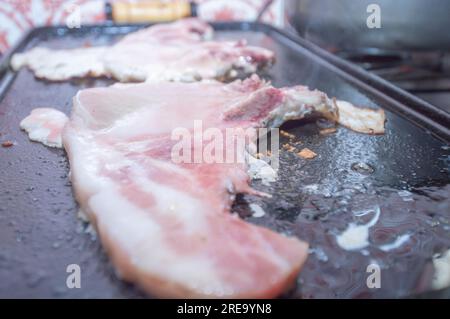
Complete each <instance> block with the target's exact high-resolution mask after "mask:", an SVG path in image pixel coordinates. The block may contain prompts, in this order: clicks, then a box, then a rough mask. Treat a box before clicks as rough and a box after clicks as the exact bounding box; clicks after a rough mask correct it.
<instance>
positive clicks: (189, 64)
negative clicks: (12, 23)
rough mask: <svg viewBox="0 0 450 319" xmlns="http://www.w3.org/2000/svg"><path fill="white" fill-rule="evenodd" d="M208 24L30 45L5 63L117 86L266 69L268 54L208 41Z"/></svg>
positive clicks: (57, 77) (47, 75)
mask: <svg viewBox="0 0 450 319" xmlns="http://www.w3.org/2000/svg"><path fill="white" fill-rule="evenodd" d="M212 35H213V29H212V28H211V26H210V25H209V24H207V23H205V22H203V21H201V20H199V19H195V18H190V19H184V20H180V21H177V22H174V23H170V24H158V25H154V26H151V27H148V28H146V29H143V30H140V31H136V32H133V33H131V34H129V35H127V36H125V37H124V38H123V39H121V40H120V41H119V42H117V43H116V44H115V45H113V46H111V47H88V48H78V49H68V50H52V49H47V48H42V47H36V48H33V49H31V50H30V51H27V52H24V53H17V54H15V55H14V56H13V57H12V59H11V66H12V68H13V69H14V70H18V69H20V68H21V67H25V66H26V67H28V68H29V69H30V70H32V71H33V72H34V74H35V76H36V77H38V78H42V79H47V80H52V81H63V80H67V79H70V78H74V77H87V76H91V77H100V76H112V77H114V78H116V79H117V80H120V81H122V82H141V81H146V80H152V81H154V80H173V81H178V80H183V81H196V80H199V79H211V78H220V79H223V78H229V77H233V76H235V75H236V74H237V72H236V71H237V70H239V71H242V72H243V73H246V74H250V73H253V72H255V71H257V70H258V69H259V68H262V67H264V66H267V65H270V64H271V63H272V62H273V60H274V54H273V52H271V51H269V50H266V49H264V48H259V47H252V46H249V45H247V44H246V43H245V41H238V42H225V41H212V40H210V39H211V38H212Z"/></svg>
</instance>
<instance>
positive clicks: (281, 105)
mask: <svg viewBox="0 0 450 319" xmlns="http://www.w3.org/2000/svg"><path fill="white" fill-rule="evenodd" d="M317 112H318V113H320V114H322V115H323V116H325V117H327V118H331V119H333V118H337V114H338V110H337V108H336V106H335V104H334V103H332V101H331V100H330V99H328V98H327V97H326V95H325V94H324V93H321V92H319V91H309V90H307V89H306V88H304V87H297V88H290V89H276V88H274V87H272V86H270V85H268V84H266V83H264V82H262V81H260V80H259V78H257V77H252V78H251V79H247V80H245V81H235V82H233V83H231V84H222V83H219V82H215V81H209V82H196V83H177V82H161V83H143V84H126V85H124V84H121V85H114V86H111V87H108V88H93V89H86V90H82V91H79V93H78V94H77V95H76V96H75V97H74V108H73V111H72V114H71V117H70V121H69V122H68V124H67V125H66V126H65V128H64V130H63V144H64V147H65V149H66V151H67V154H68V157H69V160H70V167H71V179H72V183H73V187H74V192H75V196H76V199H77V201H78V202H79V204H80V206H81V209H82V210H83V212H85V213H86V215H87V216H88V218H89V219H90V221H91V222H92V223H93V224H94V225H95V227H96V229H97V231H98V234H99V237H100V239H101V241H102V243H103V245H104V247H105V249H106V250H107V252H108V254H109V256H110V257H111V259H112V261H113V264H114V265H115V267H116V269H117V271H118V273H119V274H120V276H121V277H122V278H124V279H125V280H128V281H130V282H133V283H135V284H137V285H139V286H140V287H142V288H143V289H144V290H145V291H147V292H148V293H150V294H151V295H153V296H158V297H180V298H210V297H211V298H212V297H227V298H270V297H275V296H278V295H279V294H281V293H282V292H283V291H285V290H286V289H287V288H288V287H290V286H291V285H292V284H293V283H294V282H295V280H296V278H297V274H298V272H299V271H300V269H301V267H302V265H303V264H304V262H305V260H306V258H307V255H308V245H307V244H306V243H305V242H303V241H301V240H299V239H297V238H293V237H287V236H284V235H282V234H277V233H275V232H273V231H271V230H269V229H266V228H263V227H259V226H256V225H253V224H249V223H247V222H245V221H243V220H241V219H240V218H239V217H237V216H236V215H233V214H231V213H230V209H231V204H232V202H233V200H234V196H235V194H236V193H245V192H253V191H252V189H251V188H250V187H249V184H248V183H249V178H248V175H247V171H246V169H247V168H246V164H245V163H238V162H233V163H228V164H220V163H209V164H208V163H205V162H199V163H186V162H177V161H174V160H173V157H172V150H173V147H174V146H175V143H177V141H176V140H174V139H173V138H172V134H173V132H174V130H175V129H177V128H184V129H186V130H187V131H192V130H193V128H194V126H195V124H194V122H195V121H199V120H201V121H202V124H203V129H206V128H215V129H217V130H219V131H221V132H223V131H224V130H226V128H242V129H246V128H252V127H260V126H277V125H280V124H281V123H282V122H283V121H285V120H288V119H294V118H303V117H304V116H307V115H308V114H312V113H317ZM379 120H380V121H381V120H382V121H384V118H383V119H381V118H380V119H379ZM237 151H239V152H244V151H245V150H244V149H243V148H238V149H237Z"/></svg>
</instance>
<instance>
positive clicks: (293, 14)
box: [286, 0, 450, 51]
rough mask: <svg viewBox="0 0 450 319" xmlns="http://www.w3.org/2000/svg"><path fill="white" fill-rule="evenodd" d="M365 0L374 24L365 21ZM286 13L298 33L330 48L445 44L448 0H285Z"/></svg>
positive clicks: (449, 38) (449, 34) (448, 43)
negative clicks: (375, 14)
mask: <svg viewBox="0 0 450 319" xmlns="http://www.w3.org/2000/svg"><path fill="white" fill-rule="evenodd" d="M370 4H377V5H378V6H379V8H380V19H381V20H380V22H381V27H380V28H369V27H368V25H367V19H368V17H369V16H370V15H371V13H373V12H367V10H368V6H369V5H370ZM286 14H287V16H288V19H289V22H290V24H291V25H292V26H293V27H294V28H295V29H296V30H297V31H298V32H299V33H300V35H302V36H304V37H305V38H307V39H310V40H312V41H313V42H316V43H318V44H319V45H322V46H326V47H328V48H332V49H333V48H335V49H336V50H352V51H353V50H364V49H369V48H370V49H373V48H376V49H381V50H389V51H398V50H403V51H404V50H411V51H417V50H419V51H424V50H448V49H450V31H449V30H450V1H448V0H428V1H427V0H395V1H393V0H376V1H373V0H357V1H355V0H339V1H336V0H286ZM372 26H373V25H372Z"/></svg>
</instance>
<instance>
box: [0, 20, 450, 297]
mask: <svg viewBox="0 0 450 319" xmlns="http://www.w3.org/2000/svg"><path fill="white" fill-rule="evenodd" d="M241 29H242V30H228V31H227V30H226V29H224V27H223V26H222V27H221V30H218V31H217V36H218V38H220V39H236V40H237V39H241V38H246V39H247V40H248V41H249V43H251V44H255V45H259V46H263V47H266V48H269V49H272V50H274V51H275V53H276V56H277V63H276V64H275V65H274V67H273V68H272V69H270V70H269V71H268V72H267V73H266V74H263V76H264V77H265V78H267V79H270V80H271V81H272V83H273V85H274V86H277V87H280V86H291V85H297V84H304V85H308V86H309V87H311V88H318V89H320V90H323V91H325V92H327V93H328V94H329V95H330V96H336V97H338V98H340V99H346V100H349V101H351V102H353V103H355V104H358V105H364V106H369V107H376V106H378V105H379V106H381V107H383V108H385V109H386V110H388V111H387V118H388V122H387V125H386V134H385V135H383V136H368V135H362V134H357V133H355V132H352V131H349V130H347V129H344V128H338V130H337V132H336V133H335V134H331V135H327V136H323V135H321V134H319V128H318V125H317V123H316V122H315V121H312V120H311V121H303V122H291V123H287V124H286V125H285V126H284V127H283V129H284V130H286V131H288V132H289V133H291V134H294V135H295V139H293V140H292V141H289V139H287V138H285V137H282V139H281V144H284V143H291V145H293V146H294V147H295V148H296V149H297V150H300V149H302V148H304V147H307V148H309V149H311V150H313V151H314V152H316V153H317V154H318V157H316V158H315V159H313V160H303V159H301V158H300V157H298V156H297V155H296V154H295V152H290V151H284V150H282V151H281V159H280V164H281V168H280V172H279V175H280V177H279V180H278V181H276V182H275V183H273V184H272V185H271V186H265V185H262V184H261V182H259V181H254V182H253V186H254V187H255V188H256V189H258V190H262V191H265V192H268V193H270V194H272V195H273V197H272V198H271V199H267V198H256V197H253V196H247V195H246V196H238V198H237V200H236V203H235V205H234V210H235V212H237V213H239V214H240V215H241V217H243V218H245V219H247V220H248V221H249V222H251V223H255V224H259V225H263V226H266V227H268V228H271V229H273V230H274V231H277V232H281V233H285V234H289V235H294V236H298V237H299V238H301V239H303V240H305V241H307V242H309V243H310V246H311V251H310V255H309V258H308V261H307V263H306V265H305V267H304V269H303V270H302V272H301V274H300V276H299V278H298V284H297V286H296V287H294V288H293V289H292V290H291V291H290V292H288V293H286V295H285V297H288V298H297V297H302V298H318V297H325V298H336V297H339V298H361V297H369V298H379V297H406V296H413V295H416V294H419V293H423V292H426V291H429V290H430V289H431V282H432V277H433V274H434V267H433V262H432V257H433V255H435V254H439V253H442V252H444V251H446V250H447V249H449V248H450V221H449V220H450V199H449V193H450V186H449V185H448V184H449V183H450V181H449V166H450V148H449V147H448V145H447V144H446V143H445V142H442V141H441V140H438V139H437V138H435V137H433V135H432V134H431V132H427V131H425V130H423V129H421V128H419V127H417V126H415V125H413V124H411V123H410V122H408V121H406V120H405V119H403V118H401V117H400V116H398V115H396V114H395V103H392V100H391V99H390V98H389V97H386V96H383V94H382V93H380V92H375V93H374V92H373V91H371V92H369V91H367V90H365V89H364V86H363V85H362V84H361V85H359V84H358V83H359V82H358V81H357V80H355V79H352V78H351V77H350V76H348V75H346V74H343V73H342V72H341V71H339V70H338V69H337V68H335V67H333V65H331V64H329V63H327V62H325V61H324V60H322V59H320V58H318V57H317V56H315V55H314V54H312V53H311V52H309V51H308V50H306V49H304V48H302V47H301V46H300V45H298V44H295V43H293V42H292V41H290V40H289V39H287V38H285V37H283V36H282V35H281V34H278V33H274V32H269V31H267V30H268V29H265V28H261V32H259V31H257V30H256V31H255V30H247V31H244V29H245V25H242V28H241ZM49 30H50V31H49ZM49 30H47V31H45V32H44V31H42V32H41V33H40V34H38V35H36V36H35V37H32V38H31V39H29V41H28V42H27V43H26V48H30V47H33V46H36V45H41V46H47V47H51V48H69V47H79V46H82V45H103V44H107V43H112V42H113V41H115V40H116V39H117V37H120V36H121V35H120V33H121V32H125V31H131V30H133V28H128V29H127V28H114V27H110V28H102V29H97V28H85V29H82V30H81V31H79V32H73V33H71V34H63V35H58V33H59V32H60V31H59V30H58V29H54V30H53V29H49ZM6 76H11V72H8V73H7V74H6V75H5V76H4V77H6ZM110 83H112V81H111V80H107V79H97V80H94V79H79V80H73V81H70V82H63V83H48V82H45V81H39V80H36V79H35V78H34V77H33V75H32V73H31V72H29V71H28V70H21V71H20V72H18V74H17V76H16V77H15V79H14V81H13V82H12V84H11V85H10V86H9V88H8V90H7V91H5V92H4V96H3V98H2V99H1V101H0V141H6V140H11V141H13V142H14V143H15V145H14V146H12V147H9V148H3V147H0V172H1V175H0V297H39V298H46V297H56V298H99V297H100V298H141V297H145V295H144V294H142V293H141V292H139V290H138V289H136V288H134V287H133V286H132V285H129V284H126V283H124V282H122V281H121V280H120V279H118V276H117V275H116V274H115V272H114V268H113V266H112V265H111V264H110V262H109V261H108V258H107V256H106V254H105V252H104V251H103V250H102V248H101V245H100V243H99V241H98V239H97V240H96V239H95V237H94V236H93V235H92V234H90V233H89V232H88V229H89V228H88V225H87V224H85V223H83V222H82V221H81V220H79V219H78V218H77V210H78V206H77V204H76V202H75V201H74V198H73V196H72V191H71V185H70V181H69V178H68V173H69V166H68V162H67V159H66V156H65V153H64V151H63V150H57V149H50V148H46V147H44V146H42V145H41V144H38V143H33V142H30V141H29V140H28V138H27V136H26V134H25V133H24V132H22V131H20V129H19V122H20V120H22V119H23V118H24V117H25V116H27V115H28V114H29V112H30V111H31V110H32V109H34V108H36V107H54V108H57V109H60V110H62V111H64V112H66V113H67V114H68V113H69V112H70V109H71V104H72V97H73V96H74V95H75V93H76V92H77V91H78V90H80V89H83V88H88V87H95V86H106V85H108V84H110ZM391 111H393V112H391ZM355 163H365V164H368V165H369V166H370V167H372V168H373V172H370V171H361V170H355V165H354V164H355ZM248 203H258V204H259V205H260V206H261V207H262V208H263V209H264V210H265V212H266V214H265V216H263V217H261V218H254V217H251V212H250V210H249V208H248ZM376 207H379V208H380V209H381V215H380V219H379V220H378V222H377V223H376V225H375V226H373V227H372V228H371V230H370V245H369V247H367V248H366V249H364V250H362V251H354V252H350V251H345V250H343V249H341V248H340V247H339V246H338V245H337V243H336V235H338V234H340V233H342V231H344V230H345V229H346V227H347V225H348V224H349V223H351V222H353V223H361V224H363V223H365V222H367V221H368V219H370V218H371V216H372V215H370V214H369V215H364V214H363V212H364V211H368V210H373V209H375V208H376ZM405 234H407V235H410V239H409V240H408V241H406V242H405V243H404V244H403V245H401V246H400V247H398V248H397V249H394V250H391V251H389V252H385V251H383V250H382V249H380V247H381V246H382V245H384V244H388V243H392V242H393V241H395V239H396V238H398V236H401V235H405ZM373 263H376V264H378V265H379V266H380V268H381V288H379V289H370V288H368V286H367V284H366V280H367V277H368V276H369V275H370V273H368V272H367V266H368V265H369V264H373ZM69 264H78V265H80V267H81V275H82V277H81V278H82V279H81V287H82V288H81V289H68V288H67V286H66V278H67V275H68V273H67V272H66V268H67V266H68V265H69ZM445 295H446V296H448V295H449V293H448V291H443V292H442V293H441V295H440V296H445Z"/></svg>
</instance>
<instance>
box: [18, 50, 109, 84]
mask: <svg viewBox="0 0 450 319" xmlns="http://www.w3.org/2000/svg"><path fill="white" fill-rule="evenodd" d="M105 52H106V48H105V47H93V48H81V49H72V50H51V49H47V48H42V47H36V48H33V49H31V50H30V51H27V52H25V53H16V54H14V55H13V56H12V58H11V66H12V68H13V69H14V70H19V69H20V68H22V67H24V66H27V67H28V68H29V69H30V70H31V71H33V73H34V75H35V76H36V77H37V78H40V79H47V80H51V81H63V80H67V79H70V78H75V77H78V78H81V77H86V76H90V77H100V76H103V75H106V73H105V69H104V66H103V61H102V57H103V56H104V54H105Z"/></svg>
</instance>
